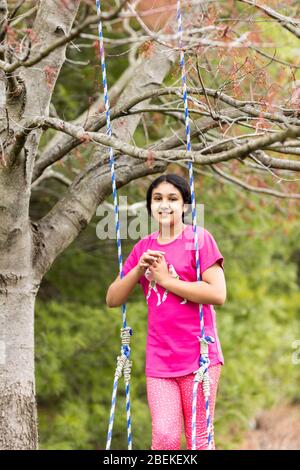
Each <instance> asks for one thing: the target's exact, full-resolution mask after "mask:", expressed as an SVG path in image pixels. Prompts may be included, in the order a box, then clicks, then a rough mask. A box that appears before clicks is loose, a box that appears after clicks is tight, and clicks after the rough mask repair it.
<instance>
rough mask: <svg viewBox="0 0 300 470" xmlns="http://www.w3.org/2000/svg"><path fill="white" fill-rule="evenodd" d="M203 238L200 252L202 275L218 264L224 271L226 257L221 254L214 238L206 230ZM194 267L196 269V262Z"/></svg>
mask: <svg viewBox="0 0 300 470" xmlns="http://www.w3.org/2000/svg"><path fill="white" fill-rule="evenodd" d="M202 236H204V238H202V240H203V243H200V250H199V258H200V272H201V275H202V274H203V273H204V271H206V270H207V269H208V268H210V267H211V266H213V265H214V264H215V263H217V262H218V263H219V264H220V266H221V268H222V269H223V270H224V257H223V255H222V253H221V252H220V250H219V248H218V245H217V242H216V241H215V239H214V237H213V236H212V234H211V233H210V232H209V231H208V230H206V229H204V232H203V234H202ZM200 238H201V236H200ZM194 266H195V267H196V260H195V261H194Z"/></svg>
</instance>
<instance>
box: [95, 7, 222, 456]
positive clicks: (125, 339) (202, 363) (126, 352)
mask: <svg viewBox="0 0 300 470" xmlns="http://www.w3.org/2000/svg"><path fill="white" fill-rule="evenodd" d="M96 8H97V14H98V18H99V23H98V32H99V48H100V58H101V70H102V81H103V89H104V104H105V112H106V127H107V135H109V136H112V128H111V121H110V103H109V96H108V88H107V79H106V66H105V53H104V43H103V28H102V20H101V1H100V0H96ZM177 23H178V40H179V49H180V67H181V77H182V88H183V102H184V110H185V114H184V116H185V131H186V145H187V155H188V156H189V155H190V154H191V134H190V118H189V105H188V95H187V78H186V77H187V76H186V67H185V56H184V49H183V39H182V37H183V27H182V15H181V1H180V0H177ZM109 162H110V169H111V181H112V192H113V199H114V212H115V225H116V236H117V246H118V260H119V271H120V278H121V279H123V277H124V272H123V261H122V249H121V237H120V224H119V206H118V195H117V189H116V179H115V161H114V151H113V149H112V148H110V149H109ZM188 167H189V183H190V189H191V197H192V222H193V231H194V245H195V254H196V255H195V256H196V271H197V281H201V272H200V260H199V245H198V232H197V217H196V200H195V187H194V174H193V164H192V161H191V159H190V160H189V163H188ZM199 315H200V331H201V336H198V337H197V338H198V340H199V346H200V360H199V369H198V370H197V371H196V372H194V374H195V377H194V386H193V402H192V407H193V409H192V449H193V450H195V449H196V410H197V392H198V386H199V383H200V382H201V383H202V388H203V394H204V398H205V411H206V429H207V442H208V449H209V450H211V446H212V436H211V419H210V409H209V395H210V379H209V364H210V361H209V357H208V351H209V344H210V343H213V342H214V341H215V339H214V338H213V337H212V336H205V331H204V317H203V310H202V305H201V304H199ZM122 316H123V327H122V328H121V354H120V355H119V356H118V357H117V366H116V371H115V376H114V384H113V392H112V401H111V411H110V418H109V426H108V433H107V442H106V450H109V449H110V446H111V439H112V430H113V423H114V416H115V406H116V398H117V389H118V381H119V378H120V377H121V376H122V373H123V376H124V381H125V390H126V416H127V441H128V450H132V435H131V415H130V378H131V367H132V361H131V360H130V353H131V349H130V338H131V336H132V328H130V327H129V326H127V321H126V305H125V304H124V305H122Z"/></svg>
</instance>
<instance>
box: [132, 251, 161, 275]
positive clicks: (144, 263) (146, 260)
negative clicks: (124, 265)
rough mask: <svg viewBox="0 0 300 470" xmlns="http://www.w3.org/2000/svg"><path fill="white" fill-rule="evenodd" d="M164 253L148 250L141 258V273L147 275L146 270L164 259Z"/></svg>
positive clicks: (139, 264) (139, 265)
mask: <svg viewBox="0 0 300 470" xmlns="http://www.w3.org/2000/svg"><path fill="white" fill-rule="evenodd" d="M164 253H165V252H164V251H156V250H147V251H145V252H144V253H143V254H142V256H141V257H140V260H139V263H138V269H139V271H140V273H141V274H142V275H143V274H145V272H146V270H147V269H148V268H149V267H150V266H151V265H152V264H153V263H154V262H155V261H157V260H158V259H160V258H163V255H164Z"/></svg>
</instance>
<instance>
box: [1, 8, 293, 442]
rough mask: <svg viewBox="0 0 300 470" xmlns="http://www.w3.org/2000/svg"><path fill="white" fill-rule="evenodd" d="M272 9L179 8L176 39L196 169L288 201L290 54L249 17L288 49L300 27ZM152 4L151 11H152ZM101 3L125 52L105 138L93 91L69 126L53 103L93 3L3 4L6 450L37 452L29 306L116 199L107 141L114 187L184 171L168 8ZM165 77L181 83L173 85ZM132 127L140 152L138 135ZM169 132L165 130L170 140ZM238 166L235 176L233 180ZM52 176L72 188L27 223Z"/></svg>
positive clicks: (90, 31) (111, 40) (88, 34)
mask: <svg viewBox="0 0 300 470" xmlns="http://www.w3.org/2000/svg"><path fill="white" fill-rule="evenodd" d="M25 3H26V4H25ZM271 3H272V6H267V5H264V4H257V3H256V2H253V1H251V0H241V1H232V2H227V3H226V5H222V3H220V5H219V6H218V10H217V9H216V8H215V7H211V6H210V5H209V4H207V3H206V2H203V1H202V0H198V1H192V2H189V3H188V5H187V8H186V9H185V11H184V26H185V33H184V38H183V39H184V48H185V50H186V58H187V69H188V75H189V82H188V84H189V94H190V98H189V104H190V108H191V133H192V138H193V151H192V153H191V158H193V160H194V162H195V167H196V168H195V169H196V170H197V171H201V169H200V168H201V166H204V165H205V166H207V168H208V169H209V171H211V172H213V174H215V175H216V177H217V178H222V180H227V181H230V183H231V184H238V185H240V186H242V187H243V188H244V189H246V190H250V191H256V192H261V193H262V194H269V195H271V196H275V197H289V198H292V199H295V200H296V201H297V200H299V198H300V195H299V194H298V192H297V184H296V183H295V182H294V181H293V180H292V179H289V178H288V177H289V175H290V174H291V172H298V171H299V169H300V165H299V162H298V161H297V159H292V158H291V159H286V158H285V155H289V156H296V157H297V155H299V152H300V140H299V137H300V126H299V123H300V121H299V96H300V95H299V86H298V85H297V83H298V82H297V80H296V76H297V73H298V71H299V68H300V66H299V65H297V63H294V61H296V57H293V56H292V54H291V56H290V57H289V58H288V60H287V59H286V58H285V57H284V58H281V57H279V58H278V57H276V54H275V53H274V54H273V55H272V54H270V53H269V52H265V50H264V46H265V42H266V41H268V44H267V45H268V47H269V46H270V44H271V42H272V38H270V37H269V36H268V33H267V32H265V31H264V30H263V29H262V28H261V27H260V23H259V22H258V23H256V20H257V21H259V20H261V19H266V18H269V19H271V20H272V24H274V25H275V26H274V29H275V33H274V36H275V43H276V41H278V40H279V39H281V38H282V37H284V38H288V40H289V41H291V42H293V41H297V40H298V39H299V37H300V30H299V24H298V23H299V22H297V21H296V20H295V19H294V17H296V16H297V11H298V10H297V8H298V7H297V3H296V2H294V3H293V2H292V1H290V2H288V4H287V7H286V10H287V11H286V12H285V14H283V13H281V12H280V10H279V9H276V3H277V2H276V1H273V2H271ZM149 4H151V6H153V9H152V10H151V11H150V15H149V14H147V10H148V8H149ZM106 5H107V8H108V10H107V11H106V12H105V13H103V15H102V16H103V18H102V19H103V22H104V24H105V25H106V28H105V32H106V33H107V38H108V42H107V43H106V44H107V45H108V47H122V46H123V45H124V44H125V45H126V44H132V50H131V51H130V52H129V53H128V67H127V68H126V70H125V71H124V72H123V74H122V75H121V76H120V77H119V78H118V80H117V81H116V82H115V83H113V85H112V87H111V94H110V98H111V102H112V103H114V104H113V106H112V109H111V115H112V120H113V136H112V137H109V136H108V135H107V134H106V132H105V113H104V112H103V105H102V100H103V97H102V96H99V95H98V94H96V93H95V96H94V97H93V102H92V103H91V104H90V106H89V107H88V109H86V110H84V111H83V112H82V113H80V114H79V115H78V116H77V117H76V119H75V120H73V121H71V122H70V121H68V120H63V119H61V118H60V117H59V116H57V113H56V110H55V108H54V106H53V103H52V100H53V97H54V96H55V86H56V84H57V83H58V82H59V78H60V75H61V73H62V68H63V66H64V64H65V63H66V61H67V57H66V51H67V50H69V49H70V48H71V47H75V48H76V43H75V41H76V40H79V39H80V40H81V41H82V40H84V41H86V43H90V42H91V39H92V40H94V41H95V40H97V36H96V35H95V32H94V29H95V28H96V25H97V22H98V18H97V15H95V8H94V2H93V1H91V0H85V1H82V2H80V0H72V1H71V0H60V1H59V0H52V1H51V0H40V1H39V2H30V1H29V2H24V0H23V1H22V0H21V1H19V2H9V1H6V0H0V19H1V22H0V24H1V30H0V37H1V45H0V74H1V82H0V117H1V129H0V138H1V141H0V142H1V165H0V195H1V203H0V214H1V216H0V217H1V230H0V303H1V309H0V319H1V334H2V338H1V343H0V351H1V356H0V359H1V361H0V394H1V399H0V412H1V416H2V419H1V424H0V436H1V437H0V448H2V449H35V448H36V447H37V441H38V437H37V436H38V434H37V416H36V401H35V382H34V304H35V298H36V295H37V292H38V290H39V286H40V283H41V281H42V279H43V276H44V275H45V273H46V272H47V271H48V270H49V269H50V267H51V265H52V264H53V262H54V261H55V259H56V258H57V257H58V256H59V255H60V254H61V253H62V252H63V251H64V250H65V249H66V248H67V247H68V246H69V245H70V244H71V243H72V242H73V241H74V240H75V239H76V237H77V236H78V234H79V233H80V232H81V231H82V230H83V229H84V228H85V227H86V226H87V224H88V223H89V222H90V220H91V218H92V217H93V215H94V213H95V211H96V208H97V206H98V205H99V204H100V203H101V202H103V201H104V200H105V198H106V197H107V196H108V195H109V194H110V193H111V175H110V166H109V158H108V152H107V147H110V146H111V147H113V148H114V149H115V160H116V181H117V187H118V188H120V187H122V186H124V185H126V184H127V183H129V182H130V181H132V180H135V179H138V178H141V177H144V176H146V175H151V174H155V173H161V172H163V171H165V170H166V169H167V167H168V165H170V163H177V164H178V165H181V166H184V167H185V165H186V162H187V155H186V151H185V146H184V136H185V130H184V126H183V125H182V124H183V122H184V110H183V107H182V106H181V105H180V103H181V101H182V96H181V94H182V93H181V87H180V86H179V85H178V83H177V82H178V78H179V73H180V72H179V69H178V65H176V64H177V58H178V38H177V34H176V28H177V26H176V18H175V16H176V15H175V7H176V1H171V2H170V1H167V0H157V1H156V2H155V1H154V2H152V1H151V2H149V1H147V0H142V1H140V2H139V3H138V4H137V5H135V6H134V4H130V3H128V2H126V1H125V2H124V1H123V2H119V1H118V2H116V3H115V2H114V1H109V2H106ZM166 8H167V13H166ZM169 18H170V20H169V21H167V20H168V19H169ZM245 23H246V24H247V27H245ZM250 24H251V26H252V28H251V29H252V31H251V32H250V27H249V25H250ZM276 28H277V29H276ZM278 31H279V32H278ZM276 34H277V36H276ZM74 45H75V46H74ZM271 45H272V44H271ZM77 49H78V53H79V54H80V47H79V46H77ZM225 58H226V63H225V64H224V60H225ZM174 73H175V77H176V78H175V81H176V86H174V85H172V81H174V76H172V74H174ZM254 80H255V83H253V82H254ZM287 80H290V81H291V84H290V83H289V82H287ZM277 82H278V83H277ZM206 83H208V84H209V86H207V85H206ZM276 83H277V85H278V86H276ZM99 109H100V111H99ZM149 115H152V116H156V118H157V119H159V123H160V127H161V128H162V129H163V131H164V135H160V136H157V135H155V136H154V137H151V136H150V137H149V132H148V128H149V127H151V126H150V123H149V122H147V116H149ZM140 122H142V128H143V129H144V134H145V138H144V142H143V143H144V144H145V145H144V147H145V148H142V146H140V147H139V146H137V145H135V144H134V140H133V136H134V134H135V131H136V130H137V129H138V127H139V125H140ZM170 127H174V131H173V132H169V133H168V134H167V136H166V135H165V134H166V132H167V131H168V130H169V128H170ZM150 130H151V129H150ZM53 131H55V132H53ZM49 134H50V136H49ZM43 139H44V140H43ZM45 141H46V143H45ZM79 149H84V150H85V151H86V152H88V156H89V158H88V161H87V162H86V164H85V165H84V166H83V167H82V168H80V169H78V166H76V161H74V167H73V170H71V171H69V173H68V175H66V172H64V171H63V167H62V166H61V167H59V166H58V163H59V162H64V159H65V158H66V157H67V156H68V155H73V153H72V152H73V151H75V150H77V151H78V150H79ZM249 160H254V162H255V163H252V162H250V161H249ZM221 165H222V166H225V168H227V169H229V173H226V172H224V171H223V168H222V166H221ZM236 165H238V167H239V170H240V171H239V170H237V167H236ZM221 168H222V169H221ZM237 171H239V173H240V175H241V178H242V179H239V178H236V176H235V174H236V172H237ZM270 174H271V175H273V176H275V177H276V178H277V180H281V181H284V182H286V183H288V186H287V191H281V192H280V191H278V190H275V189H274V188H271V187H269V186H270V183H268V182H267V178H268V177H269V175H270ZM257 175H258V176H257ZM261 175H263V176H261ZM265 175H267V176H265ZM49 178H56V179H58V180H59V181H61V182H62V183H63V184H64V185H66V186H67V189H66V191H65V192H64V194H63V195H62V197H61V198H60V199H59V200H58V202H57V203H56V204H55V205H54V206H53V207H52V209H51V210H50V211H49V213H47V214H46V215H45V216H44V217H42V218H41V219H39V220H33V219H32V218H30V216H29V212H30V206H31V196H32V191H33V189H34V188H37V187H39V186H40V185H43V184H45V182H47V180H48V179H49ZM243 178H244V179H246V178H247V181H243ZM249 182H251V183H252V184H249ZM253 183H254V184H253Z"/></svg>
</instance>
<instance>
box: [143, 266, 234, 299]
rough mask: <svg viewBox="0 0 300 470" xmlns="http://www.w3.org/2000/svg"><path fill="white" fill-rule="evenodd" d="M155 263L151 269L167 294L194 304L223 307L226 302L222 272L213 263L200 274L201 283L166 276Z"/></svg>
mask: <svg viewBox="0 0 300 470" xmlns="http://www.w3.org/2000/svg"><path fill="white" fill-rule="evenodd" d="M160 266H161V263H157V264H156V265H155V267H152V269H153V271H154V272H156V276H155V277H156V280H157V282H158V283H159V284H160V285H161V286H162V287H164V288H165V289H167V290H168V291H169V292H172V293H173V294H176V295H178V296H179V297H182V298H183V299H187V300H189V301H190V302H195V303H196V304H210V305H223V304H224V303H225V300H226V282H225V276H224V271H223V269H222V268H221V266H220V265H219V263H215V264H214V265H213V266H211V267H210V268H208V269H206V271H204V273H203V274H202V281H196V282H186V281H181V280H180V279H175V278H173V277H171V276H170V275H168V274H167V273H166V271H165V270H164V269H162V268H161V267H160Z"/></svg>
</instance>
